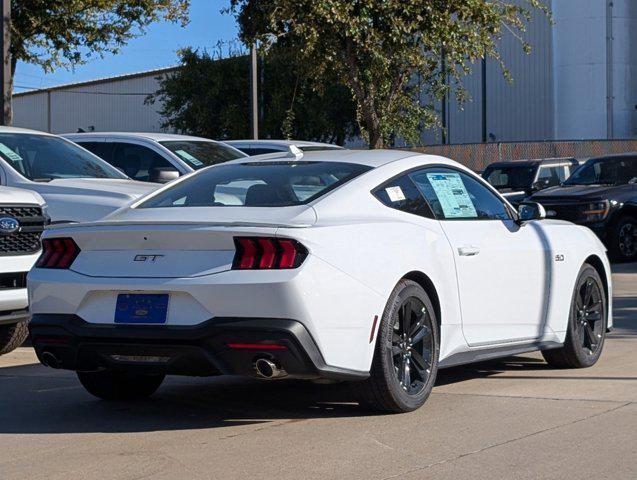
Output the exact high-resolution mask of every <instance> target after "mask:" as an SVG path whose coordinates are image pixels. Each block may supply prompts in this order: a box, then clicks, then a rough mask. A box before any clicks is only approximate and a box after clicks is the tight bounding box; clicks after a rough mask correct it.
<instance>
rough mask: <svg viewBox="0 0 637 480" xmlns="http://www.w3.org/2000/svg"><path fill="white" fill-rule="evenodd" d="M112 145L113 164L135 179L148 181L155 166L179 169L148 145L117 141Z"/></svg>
mask: <svg viewBox="0 0 637 480" xmlns="http://www.w3.org/2000/svg"><path fill="white" fill-rule="evenodd" d="M107 143H108V142H107ZM112 145H113V156H112V158H111V161H110V163H111V165H113V166H114V167H117V168H119V169H120V170H121V171H123V172H124V173H125V174H126V175H128V176H129V177H131V178H133V179H135V180H140V181H142V182H147V181H148V180H149V178H150V174H151V172H152V170H153V169H154V168H169V169H172V170H177V169H176V168H175V167H174V166H173V165H172V164H171V163H170V162H169V161H168V160H166V159H165V158H164V157H162V156H161V155H160V154H158V153H157V152H155V151H153V150H151V149H150V148H148V147H144V146H142V145H135V144H134V143H117V142H116V143H113V144H112Z"/></svg>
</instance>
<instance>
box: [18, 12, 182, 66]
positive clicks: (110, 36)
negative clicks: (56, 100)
mask: <svg viewBox="0 0 637 480" xmlns="http://www.w3.org/2000/svg"><path fill="white" fill-rule="evenodd" d="M189 3H190V0H13V1H12V2H11V21H12V26H11V54H12V61H13V69H14V71H15V64H16V62H17V61H23V62H26V63H33V64H36V65H40V66H41V67H42V68H43V69H44V70H45V71H53V70H54V69H56V68H58V67H67V68H69V67H73V66H74V65H78V64H81V63H83V62H84V61H85V60H86V59H87V58H88V57H90V56H91V55H95V54H97V55H100V54H103V53H107V52H113V53H115V52H117V51H118V50H119V49H120V48H121V47H122V46H123V45H124V44H125V43H126V42H127V41H128V40H130V39H131V38H133V37H135V36H137V35H139V34H141V33H142V32H143V30H144V27H146V26H147V25H149V24H150V23H152V22H155V21H157V20H160V19H167V20H170V21H176V22H181V23H182V24H183V25H185V24H186V23H187V14H188V7H189Z"/></svg>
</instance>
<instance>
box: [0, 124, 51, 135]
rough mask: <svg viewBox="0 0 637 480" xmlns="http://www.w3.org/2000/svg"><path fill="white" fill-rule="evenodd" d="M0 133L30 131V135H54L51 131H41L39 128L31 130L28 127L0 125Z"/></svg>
mask: <svg viewBox="0 0 637 480" xmlns="http://www.w3.org/2000/svg"><path fill="white" fill-rule="evenodd" d="M0 133H30V134H31V135H46V136H48V137H54V136H55V135H53V134H52V133H47V132H41V131H39V130H31V129H29V128H20V127H4V126H0Z"/></svg>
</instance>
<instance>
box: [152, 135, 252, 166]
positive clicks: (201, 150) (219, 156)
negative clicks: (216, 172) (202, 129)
mask: <svg viewBox="0 0 637 480" xmlns="http://www.w3.org/2000/svg"><path fill="white" fill-rule="evenodd" d="M159 143H160V144H161V145H163V146H164V147H166V148H167V149H168V150H170V151H171V152H173V153H174V154H175V155H177V156H178V157H179V158H180V159H181V160H183V161H184V162H186V163H187V164H188V165H190V167H192V168H193V169H194V170H199V169H200V168H203V167H209V166H211V165H217V164H218V163H223V162H227V161H228V160H235V159H237V158H242V157H243V156H244V155H243V154H242V153H241V152H240V151H238V150H237V149H235V148H232V147H229V146H228V145H225V144H223V143H217V142H206V141H191V140H184V141H178V142H159Z"/></svg>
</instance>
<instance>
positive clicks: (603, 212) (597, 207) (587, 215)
mask: <svg viewBox="0 0 637 480" xmlns="http://www.w3.org/2000/svg"><path fill="white" fill-rule="evenodd" d="M609 209H610V203H609V202H608V200H603V201H601V202H592V203H589V204H586V205H584V206H583V211H582V214H583V215H584V221H585V222H599V221H602V220H604V219H605V218H606V217H607V216H608V211H609Z"/></svg>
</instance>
